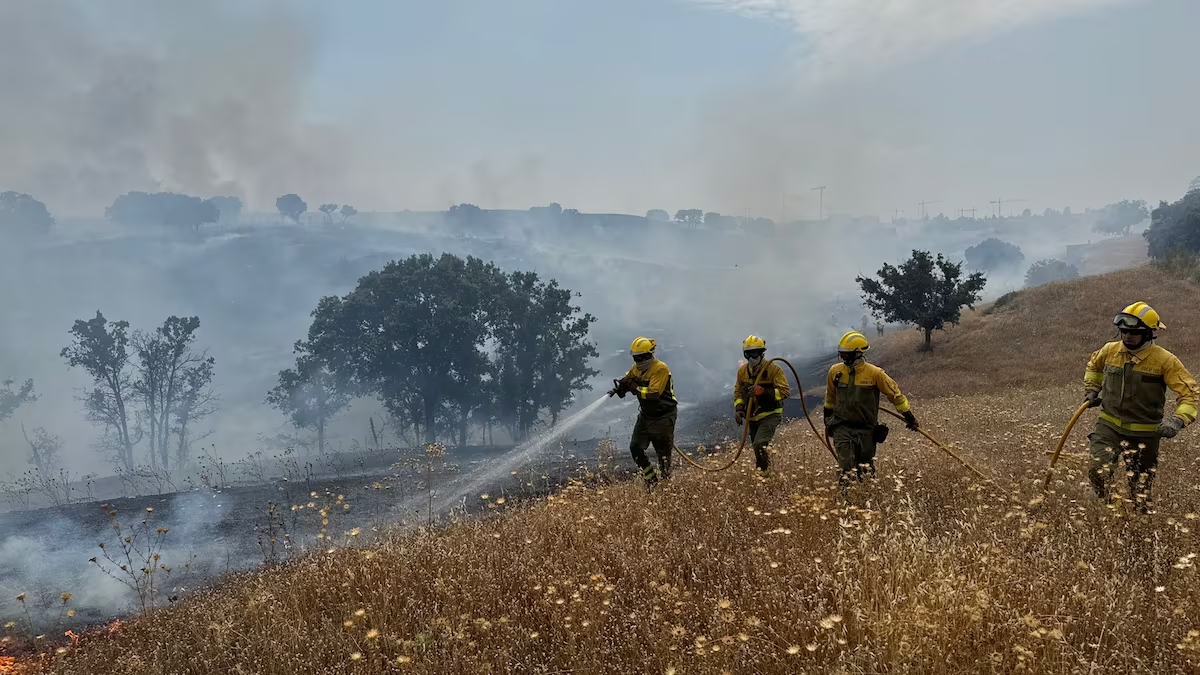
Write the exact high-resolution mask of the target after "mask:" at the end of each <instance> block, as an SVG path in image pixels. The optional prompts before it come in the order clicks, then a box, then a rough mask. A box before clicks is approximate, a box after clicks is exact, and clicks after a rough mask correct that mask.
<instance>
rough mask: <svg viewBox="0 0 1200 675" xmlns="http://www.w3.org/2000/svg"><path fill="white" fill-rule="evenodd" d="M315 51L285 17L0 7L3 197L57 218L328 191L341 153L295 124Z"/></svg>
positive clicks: (24, 2)
mask: <svg viewBox="0 0 1200 675" xmlns="http://www.w3.org/2000/svg"><path fill="white" fill-rule="evenodd" d="M122 8H124V9H127V10H129V11H120V10H121V9H122ZM105 10H112V11H105ZM315 45H316V34H315V32H314V31H313V30H312V29H311V27H310V26H308V25H306V24H305V22H304V21H303V20H302V19H301V18H300V17H299V16H298V15H297V14H296V13H294V12H293V11H291V10H290V9H288V7H287V6H286V5H284V4H264V3H249V4H247V5H245V6H237V5H235V4H233V3H228V2H224V1H219V2H211V3H188V4H186V5H185V4H184V3H179V2H167V3H150V2H134V3H132V4H130V3H114V4H113V6H111V7H109V6H106V7H105V9H104V10H100V9H99V8H98V7H93V8H90V11H89V8H88V7H87V6H86V5H85V4H84V3H81V2H74V1H72V0H49V1H42V0H5V1H4V2H2V3H0V91H3V92H4V105H3V106H0V185H3V186H4V189H15V190H19V191H23V192H28V193H30V194H34V195H37V196H38V197H39V198H40V199H42V200H43V201H45V202H46V203H47V204H48V205H49V206H50V209H51V211H53V212H54V213H56V214H58V215H60V216H61V215H66V214H72V213H92V214H94V213H98V212H99V211H100V210H101V209H103V207H105V206H107V205H108V204H111V203H112V200H113V199H114V198H115V197H116V196H117V195H119V194H123V193H125V192H127V191H129V190H139V189H140V190H150V191H154V190H157V189H162V190H178V191H183V192H188V193H192V194H199V195H203V196H210V195H215V194H229V195H233V196H239V197H242V198H243V199H244V200H246V201H248V202H249V203H250V204H251V205H264V204H267V203H272V204H273V200H274V198H275V197H277V196H279V195H280V194H284V193H286V192H292V191H296V190H308V191H310V192H311V191H315V190H322V191H325V190H329V191H336V190H337V187H338V185H339V182H340V176H341V175H342V173H343V168H344V166H345V161H346V159H347V158H346V157H345V155H344V153H343V150H342V149H343V147H344V146H343V144H342V141H341V139H340V138H339V136H338V134H337V133H336V132H334V131H333V130H331V129H329V128H323V127H319V126H317V125H314V124H310V123H308V122H306V121H305V120H304V118H303V116H302V114H301V112H302V109H303V105H302V104H303V97H304V93H305V92H304V87H305V85H306V82H307V77H308V73H309V70H310V69H311V67H312V65H313V61H314V57H315Z"/></svg>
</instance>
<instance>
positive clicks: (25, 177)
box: [0, 0, 1200, 218]
mask: <svg viewBox="0 0 1200 675" xmlns="http://www.w3.org/2000/svg"><path fill="white" fill-rule="evenodd" d="M47 5H48V6H52V7H54V8H55V10H54V12H53V14H54V21H50V20H48V19H47V17H46V15H47V14H51V12H50V11H49V10H47V9H45V7H46V6H47ZM89 6H90V7H92V9H90V10H86V13H85V11H83V10H79V9H78V8H79V7H89ZM234 7H235V6H234V4H233V3H220V2H214V3H210V4H207V5H205V7H204V8H203V9H197V8H195V7H192V6H189V5H188V4H185V3H182V2H168V3H150V2H149V1H148V0H146V1H145V2H143V1H140V0H122V1H120V2H113V3H112V4H110V5H106V11H104V12H103V13H101V12H100V11H98V10H96V9H95V6H94V5H90V3H83V2H82V1H77V2H75V3H72V2H71V1H70V0H0V12H2V13H3V14H0V19H5V18H7V19H9V21H8V22H7V23H8V25H9V37H10V38H13V37H14V36H15V37H16V38H17V42H16V45H17V46H10V47H9V51H8V52H6V51H4V47H2V46H0V84H3V85H6V91H13V89H12V86H14V85H13V84H12V83H13V82H15V83H17V85H24V86H26V87H32V86H33V85H30V84H29V83H30V82H36V83H41V84H44V85H45V86H49V87H51V88H52V89H53V88H57V89H59V90H61V91H59V92H58V94H60V95H55V96H48V95H45V92H43V91H41V90H37V89H36V88H33V89H30V91H29V93H28V94H23V95H22V96H20V97H17V96H11V97H9V98H10V100H15V99H18V98H19V99H20V100H21V101H25V103H24V104H22V103H20V102H17V103H16V104H15V105H11V104H9V102H8V101H6V106H7V107H9V108H10V110H9V111H8V112H7V113H4V112H0V123H3V124H2V127H3V128H2V130H0V188H2V187H5V186H8V187H14V188H17V189H26V190H28V191H31V192H33V191H34V190H38V189H40V191H41V193H42V194H43V195H44V197H45V199H46V201H48V202H49V203H50V206H51V208H52V210H56V211H60V212H62V211H72V210H74V211H85V212H86V211H95V210H97V209H98V208H99V207H98V206H97V205H103V204H104V203H107V202H109V201H111V197H110V196H109V192H112V191H113V190H115V189H117V186H120V187H121V188H122V190H121V191H124V190H126V189H135V188H139V189H146V188H147V186H149V187H155V186H156V185H161V186H163V187H165V188H172V189H181V190H189V191H193V192H197V193H206V192H212V193H215V192H222V191H224V192H229V191H237V192H240V193H241V194H242V195H243V196H245V197H246V198H247V199H248V201H251V202H252V203H253V204H254V205H256V206H260V207H261V206H267V207H270V206H271V205H272V204H273V197H274V196H277V195H278V194H282V192H283V191H293V190H294V191H298V192H301V194H302V196H304V197H305V198H306V199H307V200H308V201H309V203H310V204H313V203H314V202H317V203H319V202H321V201H337V202H346V201H352V202H354V203H355V204H356V205H357V206H358V207H359V208H360V209H400V208H412V209H428V208H445V207H447V206H449V205H450V204H453V203H457V202H462V201H471V202H474V203H477V204H479V205H481V206H484V207H493V208H500V207H509V208H526V207H528V206H530V205H532V204H543V203H547V202H550V201H558V202H560V203H561V204H563V205H564V206H573V207H576V208H579V209H581V210H586V211H621V212H643V211H645V210H646V209H648V208H665V209H668V210H671V211H672V212H673V211H674V210H676V209H680V208H690V207H696V208H703V209H705V210H719V211H723V212H726V213H737V214H741V213H743V212H745V211H746V210H749V211H750V212H751V213H753V214H755V215H765V216H768V217H772V218H777V217H778V216H779V214H780V210H781V208H782V209H786V212H787V214H788V215H789V217H795V216H796V215H797V214H802V215H805V216H815V215H816V210H817V200H816V193H811V192H810V191H809V188H811V187H813V186H816V185H821V184H823V185H827V186H828V189H827V190H826V193H825V199H826V208H827V211H828V210H829V209H833V210H836V211H853V212H858V213H875V214H880V215H884V214H891V213H892V212H893V209H901V210H904V211H906V212H908V213H909V214H912V213H914V212H915V211H916V208H917V207H916V202H918V201H920V200H922V199H926V200H931V201H935V200H936V201H937V202H939V203H937V204H935V205H932V206H930V207H929V208H930V210H931V212H935V213H936V212H937V211H939V210H944V211H946V212H947V213H948V214H953V213H955V212H956V210H957V209H958V208H970V207H976V208H978V209H979V210H980V211H979V212H980V213H986V212H989V211H990V209H991V208H992V207H991V206H989V204H988V201H989V200H993V199H996V198H997V197H1000V198H1005V199H1011V198H1023V199H1026V200H1028V201H1027V202H1020V203H1017V204H1014V207H1016V208H1024V207H1026V206H1028V207H1031V208H1034V209H1036V210H1038V211H1040V210H1042V209H1043V208H1045V207H1047V206H1053V207H1056V208H1061V207H1062V206H1064V205H1071V206H1072V207H1073V208H1076V209H1080V208H1083V207H1084V206H1089V205H1091V206H1100V205H1103V204H1104V203H1107V202H1109V201H1113V200H1116V199H1121V198H1126V197H1130V198H1143V199H1148V200H1151V201H1154V200H1158V199H1175V198H1177V197H1178V196H1180V195H1181V194H1182V192H1183V190H1184V189H1185V187H1186V185H1187V183H1188V181H1189V180H1190V178H1191V177H1192V176H1194V175H1196V174H1200V115H1196V114H1195V110H1196V109H1197V108H1198V107H1200V86H1198V85H1200V82H1198V79H1200V76H1198V75H1197V71H1196V69H1195V65H1194V64H1195V59H1194V50H1193V48H1192V45H1193V43H1194V39H1193V35H1192V30H1193V28H1194V26H1196V25H1200V3H1197V2H1195V1H1194V0H1159V1H1150V0H1124V1H1122V0H607V1H605V2H590V3H587V2H564V1H562V0H511V1H508V2H493V1H491V0H475V1H467V0H443V1H439V2H395V1H392V0H376V1H369V2H368V1H363V2H347V3H328V2H320V1H318V0H304V1H303V2H292V3H286V4H282V3H281V4H272V3H269V2H261V1H259V2H252V3H241V4H240V5H238V6H237V8H234ZM5 15H6V16H5ZM3 23H4V22H3V21H0V24H3ZM46 31H49V32H51V33H52V36H53V37H55V38H56V39H48V38H47V37H46V36H45V35H44V32H46ZM21 36H25V38H24V39H25V42H24V43H22V42H21V41H20V38H21ZM3 37H5V35H4V29H3V28H2V27H0V38H3ZM85 37H86V39H84V38H85ZM56 40H57V41H56ZM11 41H12V40H11V39H10V42H11ZM81 42H85V43H87V42H90V43H91V44H90V46H89V47H88V48H87V49H84V48H77V47H74V46H72V47H71V49H70V50H67V49H65V48H61V49H57V50H56V51H54V52H53V54H52V55H49V54H51V52H50V51H49V50H51V49H54V45H56V44H59V45H68V44H69V45H77V44H80V43H81ZM0 43H3V40H0ZM39 50H41V51H39ZM64 51H67V52H71V53H74V52H75V51H78V52H80V54H79V56H78V59H79V63H77V64H74V69H73V70H72V68H68V67H67V66H63V65H62V63H59V62H60V61H62V62H66V63H68V64H69V63H70V57H69V56H62V55H61V53H62V52H64ZM129 53H133V54H134V56H136V59H135V60H136V61H137V64H138V65H136V66H135V67H129V66H128V64H127V63H126V62H125V61H122V60H121V59H117V58H116V57H115V56H114V55H120V56H121V57H122V58H123V59H128V58H129ZM14 54H16V55H22V56H24V57H25V58H23V59H22V58H15V57H14ZM98 54H99V55H103V56H104V57H105V58H103V59H101V58H98V56H97V55H98ZM5 57H7V58H5ZM47 60H53V61H54V63H55V66H56V67H54V68H51V67H49V66H46V65H45V64H46V62H47ZM83 64H87V65H86V67H84V65H83ZM95 64H101V65H95ZM146 64H151V65H149V66H148V65H146ZM31 73H36V77H35V76H34V75H31ZM81 73H82V74H81ZM114 73H120V76H119V77H118V76H117V75H114ZM129 73H134V74H133V75H130V74H129ZM146 73H152V74H146ZM113 79H118V80H120V81H121V82H120V86H121V87H123V88H119V89H118V91H120V92H122V93H121V94H120V95H116V96H110V97H101V98H103V100H104V101H105V106H103V107H102V108H101V111H102V112H104V113H105V115H107V116H104V115H99V114H98V113H97V112H96V111H95V109H93V108H91V107H88V106H77V105H63V104H62V103H61V101H62V100H63V99H64V97H65V96H67V95H68V93H70V92H75V91H77V90H79V89H81V88H86V87H88V86H94V85H96V83H98V82H100V83H103V84H104V85H105V86H109V85H110V81H111V80H113ZM131 79H132V80H134V81H135V83H136V85H137V86H131V85H130V84H129V82H128V81H129V80H131ZM167 82H169V83H170V84H164V83H167ZM81 83H82V84H81ZM147 83H149V84H147ZM183 83H187V84H189V85H190V84H192V83H195V86H194V87H189V86H183ZM72 87H73V89H72ZM131 90H132V91H135V92H137V94H138V95H137V96H130V95H128V94H127V93H126V92H128V91H131ZM18 91H23V90H20V89H18ZM63 92H68V93H63ZM71 95H74V94H73V93H72V94H71ZM112 99H115V100H117V101H126V100H137V101H144V100H146V99H149V100H151V101H153V103H152V104H146V105H144V106H143V107H141V108H139V109H138V110H137V111H136V114H127V113H125V112H114V111H113V110H112V108H113V106H114V105H115V104H112V103H111V100H112ZM31 101H32V102H31ZM33 102H36V104H37V105H36V106H35V105H34V103H33ZM23 105H24V108H23V107H22V106H23ZM56 105H57V106H58V107H57V108H55V109H54V111H53V112H52V113H51V114H49V115H48V117H49V119H47V114H46V110H47V107H54V106H56ZM14 116H15V117H14ZM118 119H120V120H125V121H123V122H121V123H118V122H117V120H118ZM130 119H132V120H133V121H132V122H131V121H128V120H130ZM31 120H32V121H31ZM35 122H36V124H35ZM110 125H117V126H118V127H119V128H121V129H122V130H123V133H122V135H121V138H123V139H125V140H124V141H123V143H124V145H122V146H121V147H119V148H115V149H114V148H113V147H109V146H110V145H111V144H112V143H111V141H109V140H108V139H109V138H110V137H111V136H112V134H105V133H104V132H105V131H107V129H108V128H109V126H110ZM32 127H36V129H34V130H33V131H30V128H32ZM80 127H85V128H86V129H88V130H90V131H91V133H93V134H95V135H97V136H103V138H104V139H105V140H104V143H99V144H98V143H97V142H96V141H94V140H93V139H92V138H91V136H88V137H87V138H86V139H85V140H86V142H80V141H77V140H74V139H77V138H78V137H79V135H80V134H79V132H78V129H79V128H80ZM64 130H69V131H70V133H65V132H64ZM17 135H20V136H17ZM85 136H86V134H85ZM64 139H65V140H64ZM79 145H84V146H86V147H87V149H88V150H87V151H88V152H89V153H91V154H92V155H93V157H92V160H91V162H90V165H91V167H92V168H89V169H88V172H86V173H84V172H82V171H81V170H80V169H78V168H77V167H76V166H75V164H77V163H78V162H76V161H75V154H74V151H75V149H76V148H77V147H78V146H79ZM97 145H103V146H104V147H103V148H102V151H100V150H96V146H97ZM51 146H53V148H54V150H53V151H52V150H51V149H49V148H50V147H51ZM14 148H15V150H14ZM130 148H135V149H136V151H133V152H131V151H130ZM118 165H119V166H120V167H121V169H120V171H118V170H117V169H114V168H113V167H114V166H118ZM101 179H103V180H101ZM160 181H161V182H160ZM84 183H86V185H87V189H86V190H84V189H82V188H81V187H79V185H80V184H84ZM129 183H138V184H136V185H134V184H129ZM785 193H786V194H787V195H788V196H787V197H786V198H785V199H786V201H782V199H784V197H783V195H784V194H785ZM35 196H37V195H36V194H35Z"/></svg>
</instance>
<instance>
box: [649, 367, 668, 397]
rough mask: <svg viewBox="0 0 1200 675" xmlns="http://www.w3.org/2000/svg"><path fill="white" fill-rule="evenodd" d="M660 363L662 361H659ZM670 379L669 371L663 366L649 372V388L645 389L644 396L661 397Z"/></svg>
mask: <svg viewBox="0 0 1200 675" xmlns="http://www.w3.org/2000/svg"><path fill="white" fill-rule="evenodd" d="M659 363H662V361H659ZM670 379H671V370H670V369H669V368H667V366H666V365H665V364H664V365H663V367H662V368H654V369H652V370H651V371H650V386H649V387H646V394H648V395H653V396H661V395H662V393H663V392H664V391H666V390H667V381H668V380H670Z"/></svg>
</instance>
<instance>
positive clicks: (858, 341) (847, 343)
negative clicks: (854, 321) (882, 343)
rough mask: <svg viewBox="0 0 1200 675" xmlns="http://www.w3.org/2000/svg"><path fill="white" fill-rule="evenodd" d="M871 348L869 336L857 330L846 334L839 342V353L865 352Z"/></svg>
mask: <svg viewBox="0 0 1200 675" xmlns="http://www.w3.org/2000/svg"><path fill="white" fill-rule="evenodd" d="M870 348H871V345H870V343H868V342H867V336H865V335H863V334H862V333H860V332H858V331H856V330H852V331H850V332H849V333H846V334H845V335H843V336H842V339H841V340H838V351H839V352H865V351H867V350H868V349H870Z"/></svg>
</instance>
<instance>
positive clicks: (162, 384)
mask: <svg viewBox="0 0 1200 675" xmlns="http://www.w3.org/2000/svg"><path fill="white" fill-rule="evenodd" d="M199 328H200V317H197V316H191V317H186V318H180V317H178V316H171V317H167V320H166V321H164V322H163V325H161V326H159V327H158V328H156V329H155V330H154V331H153V332H149V333H147V332H143V331H134V333H133V337H132V338H131V340H130V344H131V345H132V346H133V350H134V354H135V355H136V356H137V360H136V363H135V365H134V370H135V374H136V379H135V380H134V381H133V388H132V392H133V394H134V395H135V397H136V398H137V400H138V401H140V402H141V404H142V407H143V412H144V415H143V422H144V423H145V424H146V425H147V427H148V428H147V431H148V434H149V435H148V438H149V439H150V463H151V465H153V466H159V465H160V464H161V466H162V468H163V469H170V457H171V451H172V450H173V449H174V450H176V456H177V457H178V456H179V455H180V454H186V453H182V451H181V448H183V447H186V442H185V443H184V444H182V445H180V444H176V443H174V442H173V439H172V436H173V435H174V434H175V433H176V432H177V431H179V430H182V432H183V433H184V434H186V431H187V423H186V421H185V422H184V423H183V424H182V425H180V421H181V420H180V419H179V414H180V412H181V404H184V398H185V393H187V392H188V391H189V389H190V390H193V391H196V390H203V389H204V388H205V387H206V386H207V385H208V384H209V382H210V381H211V380H212V374H213V361H214V360H213V357H211V356H209V355H208V354H207V353H206V352H197V351H195V349H194V344H195V341H196V330H197V329H199ZM185 407H186V411H187V413H188V418H189V419H190V420H194V419H195V418H196V414H195V413H196V410H195V405H194V404H190V403H189V404H187V405H186V406H185ZM179 468H182V467H179Z"/></svg>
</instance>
